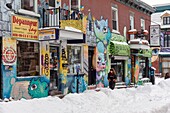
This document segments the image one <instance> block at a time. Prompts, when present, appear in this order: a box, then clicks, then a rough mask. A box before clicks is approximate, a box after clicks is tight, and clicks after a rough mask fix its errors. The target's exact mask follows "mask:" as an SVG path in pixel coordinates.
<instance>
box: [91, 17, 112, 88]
mask: <svg viewBox="0 0 170 113" xmlns="http://www.w3.org/2000/svg"><path fill="white" fill-rule="evenodd" d="M94 33H95V36H96V44H97V50H96V61H97V62H96V82H97V86H98V87H106V86H108V80H107V73H108V68H109V61H108V60H109V58H108V52H107V49H108V44H109V41H110V38H111V32H110V29H109V27H108V20H104V19H103V18H102V17H101V20H99V21H98V20H95V22H94Z"/></svg>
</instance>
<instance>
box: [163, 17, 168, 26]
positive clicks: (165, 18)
mask: <svg viewBox="0 0 170 113" xmlns="http://www.w3.org/2000/svg"><path fill="white" fill-rule="evenodd" d="M169 24H170V17H163V25H169Z"/></svg>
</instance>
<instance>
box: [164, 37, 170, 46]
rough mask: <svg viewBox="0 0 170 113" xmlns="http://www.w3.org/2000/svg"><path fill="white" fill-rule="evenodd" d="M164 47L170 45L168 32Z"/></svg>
mask: <svg viewBox="0 0 170 113" xmlns="http://www.w3.org/2000/svg"><path fill="white" fill-rule="evenodd" d="M164 47H170V35H168V34H165V36H164Z"/></svg>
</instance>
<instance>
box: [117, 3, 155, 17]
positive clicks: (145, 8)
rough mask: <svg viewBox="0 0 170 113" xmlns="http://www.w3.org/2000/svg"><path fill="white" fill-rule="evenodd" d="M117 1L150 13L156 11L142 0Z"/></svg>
mask: <svg viewBox="0 0 170 113" xmlns="http://www.w3.org/2000/svg"><path fill="white" fill-rule="evenodd" d="M116 1H117V2H120V3H122V4H124V5H127V6H129V7H131V8H134V9H136V10H138V11H140V12H143V13H145V14H148V15H151V14H152V13H153V12H155V9H154V8H153V7H152V6H150V5H148V4H146V3H144V2H142V1H141V0H116Z"/></svg>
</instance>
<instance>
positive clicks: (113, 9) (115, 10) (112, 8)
mask: <svg viewBox="0 0 170 113" xmlns="http://www.w3.org/2000/svg"><path fill="white" fill-rule="evenodd" d="M113 11H114V12H115V13H116V14H115V16H116V19H115V20H114V19H113ZM111 15H112V18H111V19H112V31H118V30H119V25H118V24H119V22H118V8H116V7H114V6H112V7H111ZM113 21H116V29H113Z"/></svg>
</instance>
